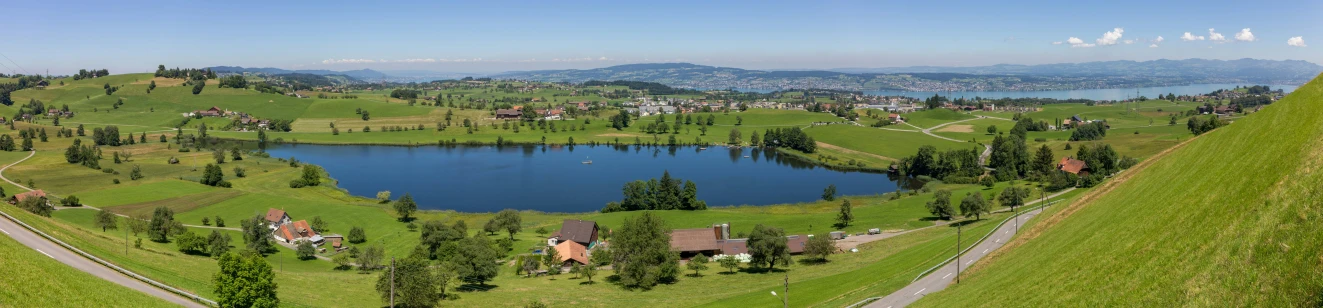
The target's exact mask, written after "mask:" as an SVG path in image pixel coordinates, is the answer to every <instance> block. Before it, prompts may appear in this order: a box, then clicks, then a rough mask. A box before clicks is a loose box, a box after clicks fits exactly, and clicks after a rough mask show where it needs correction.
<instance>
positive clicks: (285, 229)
mask: <svg viewBox="0 0 1323 308" xmlns="http://www.w3.org/2000/svg"><path fill="white" fill-rule="evenodd" d="M276 232H279V234H280V236H281V237H284V238H285V240H286V241H292V240H294V239H296V237H294V233H293V232H289V225H288V224H285V225H280V229H277V230H276Z"/></svg>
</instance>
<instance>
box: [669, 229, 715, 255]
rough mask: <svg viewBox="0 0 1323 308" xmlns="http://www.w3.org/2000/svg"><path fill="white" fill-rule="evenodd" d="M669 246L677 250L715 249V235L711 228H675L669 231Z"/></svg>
mask: <svg viewBox="0 0 1323 308" xmlns="http://www.w3.org/2000/svg"><path fill="white" fill-rule="evenodd" d="M671 248H672V249H675V250H679V251H682V252H683V251H707V250H717V249H719V248H721V246H719V245H717V235H716V234H715V233H712V229H711V228H700V229H675V230H673V231H671Z"/></svg>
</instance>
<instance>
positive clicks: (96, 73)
mask: <svg viewBox="0 0 1323 308" xmlns="http://www.w3.org/2000/svg"><path fill="white" fill-rule="evenodd" d="M105 76H110V71H108V70H106V69H104V68H103V69H99V70H98V69H92V70H86V69H80V70H78V74H74V75H73V80H83V79H92V78H97V77H105Z"/></svg>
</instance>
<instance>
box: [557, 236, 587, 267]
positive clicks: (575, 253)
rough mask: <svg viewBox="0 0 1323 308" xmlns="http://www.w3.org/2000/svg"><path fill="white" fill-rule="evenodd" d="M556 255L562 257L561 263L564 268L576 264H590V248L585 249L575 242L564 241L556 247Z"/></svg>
mask: <svg viewBox="0 0 1323 308" xmlns="http://www.w3.org/2000/svg"><path fill="white" fill-rule="evenodd" d="M555 249H556V254H557V255H559V256H560V262H561V264H562V265H564V266H571V265H574V264H575V263H578V264H579V265H587V264H588V247H584V246H583V245H580V244H579V243H578V242H575V241H564V242H560V244H556V246H555Z"/></svg>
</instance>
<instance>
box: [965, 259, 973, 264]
mask: <svg viewBox="0 0 1323 308" xmlns="http://www.w3.org/2000/svg"><path fill="white" fill-rule="evenodd" d="M970 263H974V260H969V262H965V265H969V264H970Z"/></svg>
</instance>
